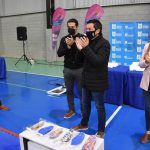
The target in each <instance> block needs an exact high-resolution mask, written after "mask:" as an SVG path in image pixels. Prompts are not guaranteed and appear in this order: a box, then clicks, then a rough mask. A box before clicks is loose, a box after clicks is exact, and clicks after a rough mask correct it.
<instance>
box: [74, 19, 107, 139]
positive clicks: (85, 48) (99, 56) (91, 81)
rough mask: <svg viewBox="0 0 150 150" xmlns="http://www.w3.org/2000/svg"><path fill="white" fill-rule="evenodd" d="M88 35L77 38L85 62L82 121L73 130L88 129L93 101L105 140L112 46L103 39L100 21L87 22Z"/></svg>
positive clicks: (100, 131) (101, 133) (101, 134)
mask: <svg viewBox="0 0 150 150" xmlns="http://www.w3.org/2000/svg"><path fill="white" fill-rule="evenodd" d="M86 35H87V38H86V37H83V38H76V45H77V47H78V49H80V50H81V52H83V53H84V55H85V61H84V65H83V88H82V106H83V113H82V120H81V123H80V124H79V125H77V126H75V127H73V129H74V130H86V129H88V121H89V116H90V112H91V99H93V100H94V101H95V104H96V109H97V114H98V132H97V136H98V137H100V138H104V131H105V120H106V119H105V107H104V98H103V97H104V91H105V90H106V89H107V87H108V61H109V55H110V44H109V42H108V41H107V40H105V39H104V38H103V36H102V24H101V23H100V22H99V21H98V20H90V21H88V22H87V25H86Z"/></svg>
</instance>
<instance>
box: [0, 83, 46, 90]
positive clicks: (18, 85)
mask: <svg viewBox="0 0 150 150" xmlns="http://www.w3.org/2000/svg"><path fill="white" fill-rule="evenodd" d="M0 83H2V84H8V85H13V86H17V87H23V88H28V89H32V90H37V91H42V92H46V90H42V89H37V88H32V87H29V86H24V85H20V84H14V83H8V82H7V83H5V82H0Z"/></svg>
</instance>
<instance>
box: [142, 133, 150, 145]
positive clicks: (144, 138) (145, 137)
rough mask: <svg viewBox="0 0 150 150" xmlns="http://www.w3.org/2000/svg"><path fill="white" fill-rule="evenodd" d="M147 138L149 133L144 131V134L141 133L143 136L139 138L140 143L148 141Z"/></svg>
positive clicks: (148, 138) (149, 137)
mask: <svg viewBox="0 0 150 150" xmlns="http://www.w3.org/2000/svg"><path fill="white" fill-rule="evenodd" d="M148 140H150V134H148V133H145V134H144V135H143V137H142V138H141V143H142V144H145V143H147V142H148Z"/></svg>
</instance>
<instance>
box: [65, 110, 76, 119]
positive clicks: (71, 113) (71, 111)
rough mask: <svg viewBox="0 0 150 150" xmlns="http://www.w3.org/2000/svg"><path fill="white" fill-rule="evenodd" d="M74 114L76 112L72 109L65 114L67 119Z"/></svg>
mask: <svg viewBox="0 0 150 150" xmlns="http://www.w3.org/2000/svg"><path fill="white" fill-rule="evenodd" d="M73 115H75V112H74V111H73V110H70V111H69V112H68V113H66V114H65V115H64V118H65V119H69V118H71V117H72V116H73Z"/></svg>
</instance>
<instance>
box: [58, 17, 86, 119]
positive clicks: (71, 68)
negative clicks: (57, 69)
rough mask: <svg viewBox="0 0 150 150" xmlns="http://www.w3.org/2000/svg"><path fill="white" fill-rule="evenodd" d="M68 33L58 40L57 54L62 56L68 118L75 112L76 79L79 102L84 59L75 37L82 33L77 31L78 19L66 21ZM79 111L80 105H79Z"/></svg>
mask: <svg viewBox="0 0 150 150" xmlns="http://www.w3.org/2000/svg"><path fill="white" fill-rule="evenodd" d="M67 27H68V33H69V34H68V35H66V36H64V37H63V38H62V39H61V41H60V46H59V48H58V51H57V54H58V56H59V57H61V56H64V70H63V73H64V80H65V85H66V89H67V101H68V107H69V111H68V112H67V113H66V114H65V115H64V118H66V119H67V118H70V117H72V116H73V115H74V114H75V106H74V91H73V89H74V82H75V81H76V83H77V86H78V90H79V96H80V104H81V81H82V71H83V69H82V67H83V61H84V54H83V53H82V51H79V50H78V48H77V46H76V43H75V39H76V38H77V37H81V36H82V35H81V34H80V33H78V32H77V30H78V21H77V20H76V19H69V20H68V22H67ZM80 108H81V113H82V106H81V105H80Z"/></svg>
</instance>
